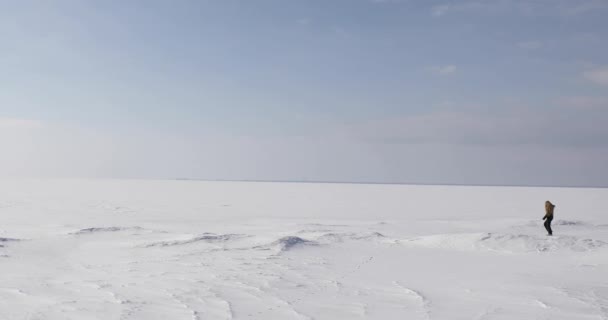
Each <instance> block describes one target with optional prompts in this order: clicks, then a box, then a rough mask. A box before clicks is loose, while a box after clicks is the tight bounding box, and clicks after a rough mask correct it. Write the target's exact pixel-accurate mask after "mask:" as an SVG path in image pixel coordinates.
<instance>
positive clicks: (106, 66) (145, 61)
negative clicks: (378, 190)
mask: <svg viewBox="0 0 608 320" xmlns="http://www.w3.org/2000/svg"><path fill="white" fill-rule="evenodd" d="M607 16H608V1H607V0H578V1H570V0H537V1H520V0H495V1H490V0H487V1H483V0H477V1H472V0H464V1H431V0H429V1H415V0H402V1H400V0H299V1H296V0H242V1H233V0H197V1H188V0H180V1H155V0H150V1H144V0H141V1H137V0H129V1H111V0H108V1H75V0H74V1H64V0H57V1H29V0H24V1H1V2H0V148H1V150H2V151H1V152H0V177H11V178H12V177H28V178H31V177H53V178H55V177H61V178H143V179H170V178H189V179H226V180H289V181H292V180H293V181H345V182H381V183H382V182H386V183H428V184H444V183H445V184H490V185H550V186H608V166H607V165H606V164H607V163H608V19H606V17H607Z"/></svg>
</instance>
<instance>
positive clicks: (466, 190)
mask: <svg viewBox="0 0 608 320" xmlns="http://www.w3.org/2000/svg"><path fill="white" fill-rule="evenodd" d="M606 199H608V189H582V188H581V189H575V188H523V187H521V188H519V187H457V186H404V185H352V184H351V185H349V184H306V183H302V184H298V183H247V182H241V183H239V182H202V181H145V180H122V181H121V180H65V181H53V180H47V181H37V180H27V181H25V180H20V181H17V180H12V181H8V180H5V181H1V182H0V217H1V219H0V237H1V239H0V241H1V242H0V245H1V247H0V256H1V258H0V319H44V320H48V319H79V320H80V319H467V320H469V319H551V320H557V319H598V320H599V319H608V209H607V208H606V207H605V206H604V201H605V200H606ZM545 200H551V201H552V202H553V203H555V204H556V205H557V207H556V209H555V215H556V218H555V219H556V220H554V234H555V235H554V236H553V237H548V236H546V233H545V231H544V229H543V226H542V222H543V221H542V216H543V215H544V202H545Z"/></svg>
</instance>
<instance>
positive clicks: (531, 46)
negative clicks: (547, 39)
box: [517, 41, 543, 50]
mask: <svg viewBox="0 0 608 320" xmlns="http://www.w3.org/2000/svg"><path fill="white" fill-rule="evenodd" d="M517 46H518V47H520V48H522V49H527V50H536V49H540V48H542V46H543V43H542V42H540V41H524V42H520V43H518V44H517Z"/></svg>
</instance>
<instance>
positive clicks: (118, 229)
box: [70, 227, 143, 235]
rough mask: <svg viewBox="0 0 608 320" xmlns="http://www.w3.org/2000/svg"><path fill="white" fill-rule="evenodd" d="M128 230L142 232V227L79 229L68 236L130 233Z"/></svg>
mask: <svg viewBox="0 0 608 320" xmlns="http://www.w3.org/2000/svg"><path fill="white" fill-rule="evenodd" d="M130 230H143V228H142V227H92V228H85V229H80V230H78V231H76V232H72V233H70V234H75V235H81V234H92V233H99V232H118V231H130Z"/></svg>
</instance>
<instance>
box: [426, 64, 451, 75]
mask: <svg viewBox="0 0 608 320" xmlns="http://www.w3.org/2000/svg"><path fill="white" fill-rule="evenodd" d="M431 71H433V72H434V73H436V74H439V75H448V74H452V73H454V72H456V66H454V65H447V66H435V67H432V68H431Z"/></svg>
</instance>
